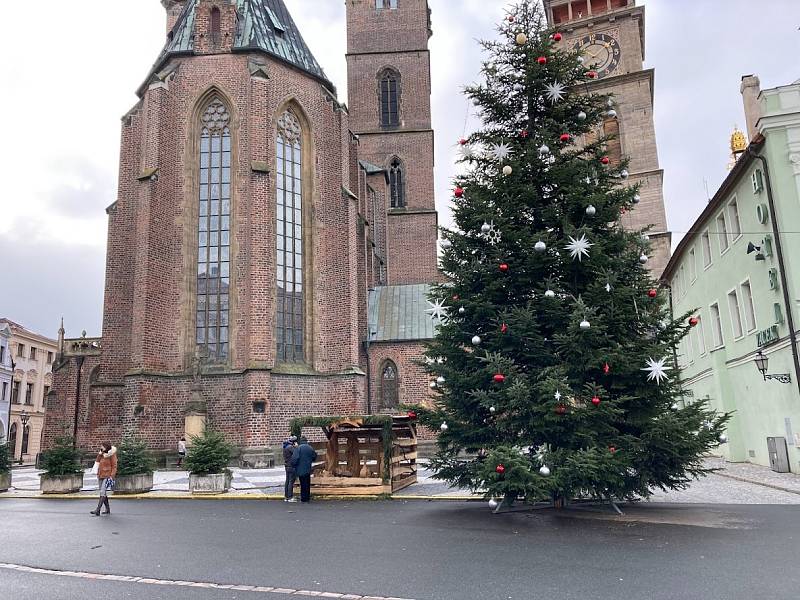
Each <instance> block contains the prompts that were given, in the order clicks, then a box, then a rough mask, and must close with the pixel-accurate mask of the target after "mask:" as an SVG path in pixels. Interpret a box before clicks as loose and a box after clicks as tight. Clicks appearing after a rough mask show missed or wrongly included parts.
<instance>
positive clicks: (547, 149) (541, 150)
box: [539, 144, 550, 156]
mask: <svg viewBox="0 0 800 600" xmlns="http://www.w3.org/2000/svg"><path fill="white" fill-rule="evenodd" d="M539 154H541V155H542V156H544V155H545V154H550V147H549V146H548V145H547V144H544V145H542V147H541V148H539Z"/></svg>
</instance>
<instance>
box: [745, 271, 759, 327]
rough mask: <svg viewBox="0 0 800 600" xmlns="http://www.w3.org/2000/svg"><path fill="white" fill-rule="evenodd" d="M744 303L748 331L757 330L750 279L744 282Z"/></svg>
mask: <svg viewBox="0 0 800 600" xmlns="http://www.w3.org/2000/svg"><path fill="white" fill-rule="evenodd" d="M742 304H743V305H744V319H745V323H746V324H747V331H748V333H749V332H751V331H755V330H756V309H755V306H754V304H753V289H752V288H751V287H750V281H749V280H748V281H745V282H744V283H742Z"/></svg>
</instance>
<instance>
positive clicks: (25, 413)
mask: <svg viewBox="0 0 800 600" xmlns="http://www.w3.org/2000/svg"><path fill="white" fill-rule="evenodd" d="M19 420H20V422H21V423H22V439H23V440H24V439H25V427H26V426H27V425H28V421H30V420H31V416H30V415H29V414H28V411H27V410H25V409H22V414H20V416H19ZM19 464H22V446H20V448H19Z"/></svg>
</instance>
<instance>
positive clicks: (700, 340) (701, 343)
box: [695, 315, 706, 356]
mask: <svg viewBox="0 0 800 600" xmlns="http://www.w3.org/2000/svg"><path fill="white" fill-rule="evenodd" d="M695 329H696V330H697V351H698V353H699V354H700V356H703V355H704V354H705V353H706V328H705V323H704V322H703V317H701V316H700V315H697V327H695Z"/></svg>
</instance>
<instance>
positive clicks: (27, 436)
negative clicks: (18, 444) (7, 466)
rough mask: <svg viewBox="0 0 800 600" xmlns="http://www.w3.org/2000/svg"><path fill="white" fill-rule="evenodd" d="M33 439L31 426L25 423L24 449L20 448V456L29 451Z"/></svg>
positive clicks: (23, 434)
mask: <svg viewBox="0 0 800 600" xmlns="http://www.w3.org/2000/svg"><path fill="white" fill-rule="evenodd" d="M30 439H31V426H30V425H25V427H24V428H23V430H22V449H21V450H20V452H19V453H20V456H24V455H25V454H27V453H28V444H29V442H30Z"/></svg>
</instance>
